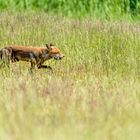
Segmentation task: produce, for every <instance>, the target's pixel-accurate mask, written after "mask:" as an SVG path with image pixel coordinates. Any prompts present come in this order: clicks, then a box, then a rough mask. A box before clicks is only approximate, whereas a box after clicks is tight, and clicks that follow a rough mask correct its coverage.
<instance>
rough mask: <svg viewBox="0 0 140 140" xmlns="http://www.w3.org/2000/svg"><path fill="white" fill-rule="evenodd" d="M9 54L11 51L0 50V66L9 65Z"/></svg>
mask: <svg viewBox="0 0 140 140" xmlns="http://www.w3.org/2000/svg"><path fill="white" fill-rule="evenodd" d="M11 54H12V53H11V50H8V49H6V48H2V49H0V65H2V64H3V63H4V64H6V65H9V63H10V60H11Z"/></svg>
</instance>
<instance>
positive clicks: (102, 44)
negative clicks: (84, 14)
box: [0, 12, 140, 140]
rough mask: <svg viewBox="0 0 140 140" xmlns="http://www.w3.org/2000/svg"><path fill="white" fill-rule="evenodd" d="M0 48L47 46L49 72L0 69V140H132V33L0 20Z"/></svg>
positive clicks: (137, 65) (137, 101)
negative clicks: (52, 53) (58, 54)
mask: <svg viewBox="0 0 140 140" xmlns="http://www.w3.org/2000/svg"><path fill="white" fill-rule="evenodd" d="M0 25H1V28H0V46H1V47H4V46H6V45H9V44H22V45H34V46H41V45H42V46H43V45H44V44H45V43H49V42H53V43H55V44H56V45H57V46H58V47H59V48H60V49H61V50H62V52H63V53H64V54H65V56H66V57H65V58H64V59H63V60H62V61H55V60H50V61H48V62H47V63H46V64H48V65H51V66H52V67H53V68H54V73H50V72H49V71H47V70H37V71H36V72H35V73H34V74H30V73H29V67H30V66H29V64H28V63H26V62H18V63H13V64H12V65H11V67H10V69H8V68H1V69H0V89H1V90H0V139H2V140H8V139H10V140H18V139H20V140H25V139H26V140H30V139H34V140H42V139H51V140H58V139H60V140H63V139H64V140H65V139H70V140H71V139H73V140H77V139H79V140H90V139H91V140H93V139H104V140H109V139H116V140H117V139H118V140H120V139H122V140H126V139H127V140H132V139H135V140H138V139H139V137H140V132H139V131H140V125H139V124H140V109H139V108H140V77H139V75H140V58H139V56H140V31H139V29H140V26H139V24H137V23H127V22H109V21H106V22H101V21H98V20H97V21H93V20H91V19H90V20H89V19H85V20H78V19H67V18H62V17H59V16H56V17H55V16H49V15H47V14H45V13H38V14H35V13H27V12H26V13H11V12H9V13H8V12H1V13H0Z"/></svg>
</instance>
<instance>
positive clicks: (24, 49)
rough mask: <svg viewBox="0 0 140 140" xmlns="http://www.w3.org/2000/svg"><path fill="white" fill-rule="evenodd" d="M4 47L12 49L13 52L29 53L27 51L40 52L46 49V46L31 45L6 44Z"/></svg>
mask: <svg viewBox="0 0 140 140" xmlns="http://www.w3.org/2000/svg"><path fill="white" fill-rule="evenodd" d="M5 48H6V49H12V51H13V52H19V51H20V52H23V53H26V52H27V53H29V52H36V53H42V51H43V50H46V47H32V46H12V45H11V46H8V47H5Z"/></svg>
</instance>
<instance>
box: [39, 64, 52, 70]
mask: <svg viewBox="0 0 140 140" xmlns="http://www.w3.org/2000/svg"><path fill="white" fill-rule="evenodd" d="M42 68H45V69H50V70H53V69H52V68H51V67H50V66H47V65H39V66H38V69H42Z"/></svg>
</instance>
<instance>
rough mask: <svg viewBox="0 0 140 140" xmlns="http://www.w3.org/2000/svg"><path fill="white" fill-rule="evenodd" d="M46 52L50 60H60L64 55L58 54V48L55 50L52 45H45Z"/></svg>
mask: <svg viewBox="0 0 140 140" xmlns="http://www.w3.org/2000/svg"><path fill="white" fill-rule="evenodd" d="M46 47H47V50H48V51H49V55H50V57H51V58H54V59H56V60H61V59H62V58H63V57H64V55H63V54H62V53H61V52H60V50H59V48H57V47H56V46H55V45H53V44H52V43H50V44H46Z"/></svg>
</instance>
